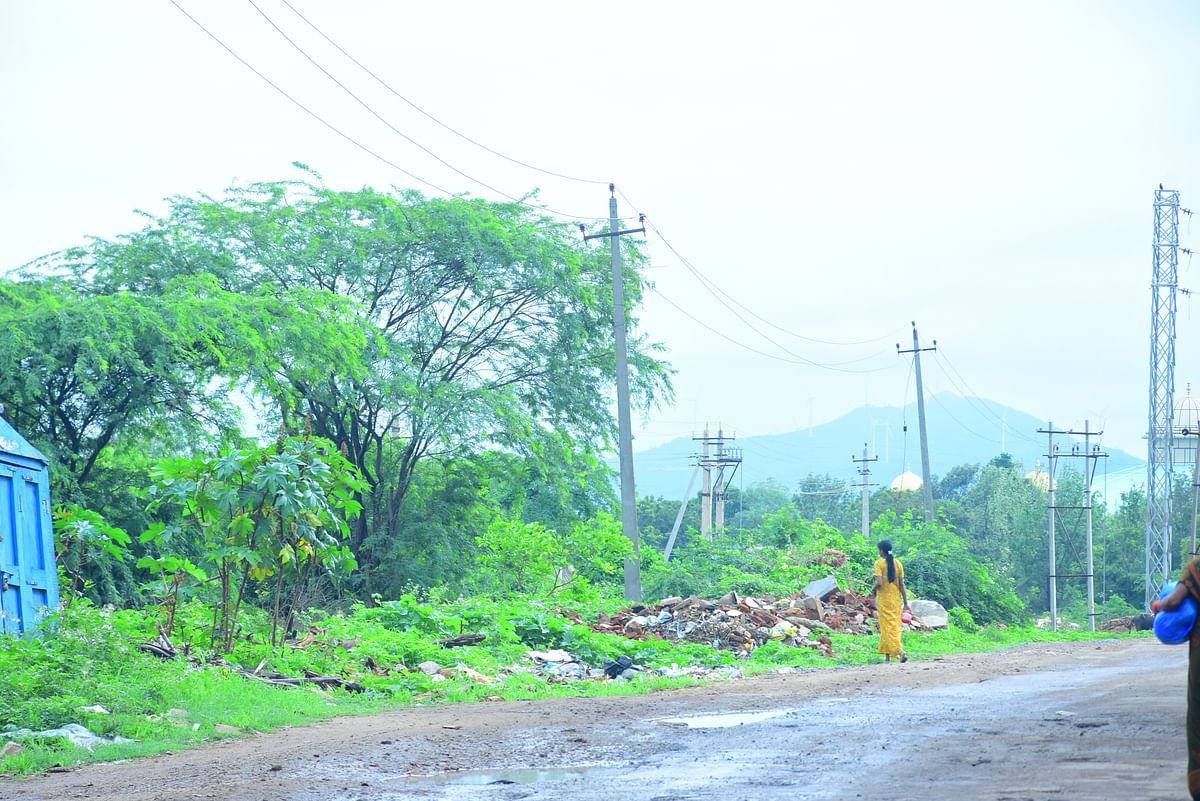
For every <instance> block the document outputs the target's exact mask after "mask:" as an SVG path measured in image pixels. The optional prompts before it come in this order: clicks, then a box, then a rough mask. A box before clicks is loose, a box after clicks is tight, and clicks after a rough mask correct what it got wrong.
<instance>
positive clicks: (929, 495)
mask: <svg viewBox="0 0 1200 801" xmlns="http://www.w3.org/2000/svg"><path fill="white" fill-rule="evenodd" d="M912 327H913V346H912V350H900V343H899V342H897V343H896V355H897V356H899V355H900V354H903V353H911V354H912V355H913V361H914V362H915V364H916V369H917V421H918V423H919V425H920V427H921V496H922V498H923V499H924V501H925V522H926V523H932V522H933V514H934V508H933V484H932V483H931V481H930V471H929V434H928V432H927V431H926V430H925V385H924V383H923V382H922V381H921V353H922V352H923V351H930V350H937V340H936V339H935V340H933V347H931V348H922V347H921V343H920V340H919V339H918V338H917V324H916V322H915V321H914V322H913V324H912Z"/></svg>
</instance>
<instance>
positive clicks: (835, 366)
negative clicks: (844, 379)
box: [663, 240, 887, 373]
mask: <svg viewBox="0 0 1200 801" xmlns="http://www.w3.org/2000/svg"><path fill="white" fill-rule="evenodd" d="M663 241H664V242H665V241H666V240H663ZM667 247H670V245H669V244H668V245H667ZM672 250H674V248H672ZM676 255H679V254H678V253H676ZM680 261H682V262H683V263H684V266H686V267H687V268H688V269H689V270H691V271H692V273H693V275H695V276H696V277H697V278H698V279H700V285H701V286H703V287H704V288H705V289H707V290H708V292H709V294H711V295H712V296H713V297H714V298H716V299H717V301H718V302H719V303H720V304H721V305H722V306H724V307H725V308H726V309H728V310H729V312H730V313H731V314H732V315H733V316H734V317H736V318H737V319H738V320H740V321H741V322H742V324H743V325H745V326H746V327H747V328H749V329H750V330H751V331H753V332H754V333H756V334H758V335H759V336H760V337H762V338H763V339H765V340H766V341H767V342H770V343H771V344H772V345H774V346H775V347H777V348H779V349H780V350H781V351H783V352H784V353H786V354H788V355H789V356H791V357H793V358H795V359H797V360H798V361H799V362H800V363H804V364H809V365H811V366H813V367H820V368H823V369H826V370H833V371H836V372H841V373H872V372H877V371H879V370H882V369H887V368H873V369H871V370H848V369H844V368H842V367H841V365H845V364H857V363H859V362H864V361H867V360H868V359H873V358H875V357H876V356H879V355H881V354H882V353H884V352H886V351H879V352H878V353H873V354H871V355H869V356H864V357H862V358H859V359H849V360H846V361H840V362H818V361H816V360H815V359H810V358H808V357H807V356H802V355H801V354H799V353H796V352H795V351H793V350H791V349H789V348H787V347H785V346H783V345H781V344H779V342H777V341H776V340H774V339H772V338H771V337H769V336H767V335H766V334H764V333H763V332H762V331H760V330H758V329H757V328H755V327H754V325H753V324H752V323H751V322H750V321H749V320H747V319H746V318H745V317H743V316H742V315H741V314H739V313H738V311H737V309H735V308H733V307H732V306H730V305H729V304H728V303H726V302H725V301H724V300H723V299H722V298H721V296H720V295H719V294H717V292H716V291H714V290H713V288H712V287H711V286H709V283H711V282H709V281H708V279H707V278H705V277H704V276H703V275H702V274H701V273H700V272H699V271H698V270H696V269H695V268H694V267H692V266H691V265H690V264H689V263H688V262H687V260H686V259H684V258H683V257H682V256H680Z"/></svg>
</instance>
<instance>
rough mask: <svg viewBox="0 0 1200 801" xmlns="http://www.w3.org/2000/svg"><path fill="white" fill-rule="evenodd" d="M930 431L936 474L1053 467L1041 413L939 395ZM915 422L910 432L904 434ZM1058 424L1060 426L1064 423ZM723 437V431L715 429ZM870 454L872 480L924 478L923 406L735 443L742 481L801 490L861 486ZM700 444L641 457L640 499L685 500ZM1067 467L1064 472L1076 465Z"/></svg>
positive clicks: (1126, 465)
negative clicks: (819, 481) (810, 484)
mask: <svg viewBox="0 0 1200 801" xmlns="http://www.w3.org/2000/svg"><path fill="white" fill-rule="evenodd" d="M925 413H926V418H927V423H928V426H929V462H930V469H931V470H932V471H933V473H934V475H945V473H946V471H947V470H949V469H950V468H952V467H955V466H957V465H960V464H973V463H984V462H987V461H989V460H991V459H993V458H994V457H996V456H997V455H999V454H1000V453H1004V452H1007V453H1009V454H1011V455H1012V457H1013V459H1014V460H1016V461H1017V462H1019V463H1020V464H1022V465H1024V467H1025V468H1026V469H1027V470H1032V469H1033V467H1034V464H1035V462H1037V461H1039V460H1040V461H1042V462H1045V461H1046V459H1045V453H1046V438H1045V436H1044V435H1041V434H1038V433H1036V432H1037V430H1038V429H1039V428H1045V426H1046V421H1045V420H1041V419H1038V418H1036V417H1034V416H1033V415H1030V414H1027V413H1025V412H1022V411H1019V410H1017V409H1013V408H1011V407H1008V406H1004V405H1002V404H999V403H995V402H993V401H986V400H982V399H979V398H964V397H961V396H959V395H954V394H952V393H939V394H937V395H934V396H932V397H930V398H928V399H927V400H926V403H925ZM905 423H907V426H908V431H907V433H906V432H905V431H904V426H905ZM1056 425H1058V423H1057V422H1056ZM710 433H711V434H714V435H715V434H716V431H715V430H714V431H711V432H710ZM1055 441H1056V443H1058V444H1060V453H1064V452H1069V451H1070V444H1069V443H1068V442H1067V438H1065V437H1056V438H1055ZM864 442H865V443H866V444H867V450H868V451H869V453H868V455H869V456H878V457H879V461H878V462H875V463H874V464H872V465H871V468H872V481H873V482H877V483H882V484H886V483H888V482H890V481H891V480H892V479H893V478H895V477H896V476H897V475H899V474H900V473H901V472H903V471H904V469H905V468H906V467H911V468H912V471H913V472H914V473H916V474H917V475H920V473H921V440H920V434H919V432H918V427H917V405H916V403H915V402H914V403H912V404H909V405H908V406H907V407H905V408H904V409H900V408H898V407H894V406H865V407H863V408H860V409H855V410H854V411H852V412H850V413H848V414H846V415H843V416H842V417H839V418H837V419H836V420H832V421H830V422H828V423H825V424H824V425H820V426H814V427H813V428H812V429H811V430H809V429H805V430H802V431H792V432H790V433H786V434H771V435H764V436H755V437H739V438H738V439H736V440H734V441H732V442H730V443H729V445H730V446H732V447H736V448H741V449H742V456H743V462H742V465H741V468H740V470H739V475H738V477H737V478H735V480H734V483H735V484H737V483H744V484H745V485H750V484H752V483H755V482H759V481H764V480H766V479H775V480H776V481H780V482H782V483H783V484H785V485H786V486H788V487H789V488H792V489H794V488H796V486H797V485H798V483H799V482H800V481H801V480H802V479H804V478H805V477H807V476H809V475H812V474H816V475H825V474H828V475H830V476H833V477H834V478H840V479H845V480H847V481H849V482H851V483H855V482H857V481H859V480H860V479H859V477H858V474H857V473H856V472H855V465H854V464H853V463H852V462H851V461H850V460H851V458H852V457H854V458H858V457H861V456H862V447H863V443H864ZM699 449H700V443H699V442H694V441H692V440H691V439H684V438H680V439H676V440H672V441H671V442H668V443H667V444H665V445H661V446H659V447H657V448H652V449H650V450H646V451H642V452H640V453H635V454H634V470H635V476H636V478H637V490H638V494H639V495H642V496H650V495H658V496H663V497H667V498H678V497H681V496H682V495H683V493H684V491H685V490H686V489H687V485H688V479H689V477H690V476H691V474H692V470H693V467H694V465H695V463H696V454H697V453H698V452H699ZM1105 452H1107V453H1108V454H1109V458H1108V459H1107V462H1108V464H1107V465H1106V467H1107V470H1108V471H1109V472H1116V471H1120V470H1129V469H1130V468H1136V467H1138V466H1141V465H1144V464H1145V461H1144V460H1143V459H1140V458H1138V457H1136V456H1133V455H1131V454H1129V453H1126V452H1124V451H1120V450H1115V449H1111V448H1106V449H1105ZM1074 461H1078V462H1079V464H1078V465H1077V466H1076V469H1079V468H1081V467H1082V460H1068V459H1063V460H1061V461H1060V463H1059V464H1060V468H1065V467H1067V466H1068V465H1067V463H1068V462H1074Z"/></svg>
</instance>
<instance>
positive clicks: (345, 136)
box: [170, 0, 455, 197]
mask: <svg viewBox="0 0 1200 801" xmlns="http://www.w3.org/2000/svg"><path fill="white" fill-rule="evenodd" d="M170 2H171V5H173V6H175V8H177V9H179V12H180V13H181V14H183V15H184V16H185V17H187V18H188V19H190V20H191V21H192V23H193V24H194V25H195V26H196V27H197V28H199V29H200V30H202V31H204V32H205V33H206V34H208V36H209V38H211V39H212V40H213V41H214V42H216V43H217V44H219V45H220V46H221V47H222V48H224V50H225V51H226V52H227V53H229V55H231V56H233V57H234V58H235V59H237V60H238V61H240V62H241V63H242V66H244V67H245V68H246V69H248V70H250V71H251V72H253V73H254V74H255V75H257V76H258V77H259V78H261V79H262V80H263V81H264V82H265V83H266V84H267V85H268V86H270V87H271V88H272V89H274V90H275V91H276V92H278V93H279V94H281V95H283V96H284V97H285V98H287V99H288V100H289V101H291V102H292V104H293V105H295V106H296V107H297V108H299V109H300V110H301V111H303V112H304V113H305V114H307V115H309V116H310V117H312V118H313V119H314V120H316V121H317V122H319V123H321V124H322V125H324V126H325V127H326V128H328V129H329V130H331V131H333V132H334V133H335V134H337V135H338V136H340V137H342V138H343V139H345V140H346V141H347V142H349V143H350V144H352V145H354V146H355V147H357V148H358V149H359V150H361V151H363V152H364V153H366V154H367V155H369V156H371V157H373V158H375V159H377V160H379V161H381V162H383V163H384V164H386V165H388V166H389V167H391V168H392V169H394V170H397V171H399V172H402V173H404V174H405V175H407V176H408V177H409V178H412V179H413V180H414V181H417V182H418V183H421V184H424V185H425V186H428V187H429V188H430V189H433V190H434V191H436V192H441V193H442V194H443V195H447V196H449V197H454V196H455V195H454V193H453V192H451V191H450V190H449V189H443V188H442V187H440V186H438V185H437V184H435V183H433V182H432V181H427V180H425V179H424V178H422V177H421V176H419V175H416V174H414V173H412V172H409V171H408V170H406V169H404V168H403V167H401V166H400V165H399V164H396V163H395V162H393V161H391V160H389V159H388V158H386V157H385V156H382V155H380V154H379V153H376V152H375V151H374V150H372V149H371V148H369V147H367V146H366V145H364V144H362V143H361V142H359V141H358V140H357V139H354V138H353V137H351V136H350V135H349V134H347V133H345V132H343V131H342V130H341V129H339V128H337V127H336V126H335V125H334V124H333V123H331V122H328V121H327V120H326V119H325V118H324V117H321V116H320V115H319V114H317V113H316V112H315V111H313V110H312V109H310V108H309V107H308V106H306V105H304V104H303V103H301V102H300V101H299V100H297V99H296V98H294V97H292V96H291V95H290V94H288V93H287V92H286V91H285V90H284V89H283V88H282V87H281V86H279V84H277V83H275V82H274V81H272V80H271V79H270V78H268V77H267V76H266V75H264V74H263V73H262V72H260V71H259V70H258V69H257V68H256V67H254V65H252V64H251V63H250V62H249V61H246V59H244V58H242V57H241V56H239V55H238V54H237V53H236V52H234V50H233V48H231V47H230V46H229V45H227V44H225V43H224V42H223V41H221V39H220V38H219V37H218V36H217V35H216V34H215V33H213V32H212V31H210V30H209V29H208V28H206V27H204V25H203V23H201V22H200V20H198V19H196V18H195V17H193V16H192V15H191V14H189V13H188V12H187V9H185V8H184V7H183V6H181V5H179V3H177V2H176V0H170Z"/></svg>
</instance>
